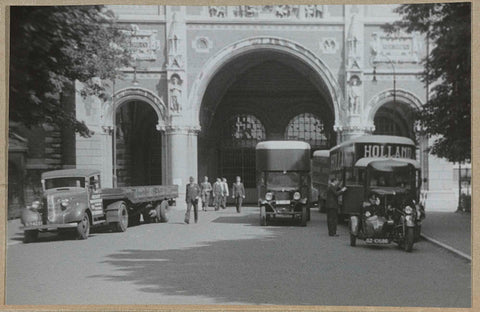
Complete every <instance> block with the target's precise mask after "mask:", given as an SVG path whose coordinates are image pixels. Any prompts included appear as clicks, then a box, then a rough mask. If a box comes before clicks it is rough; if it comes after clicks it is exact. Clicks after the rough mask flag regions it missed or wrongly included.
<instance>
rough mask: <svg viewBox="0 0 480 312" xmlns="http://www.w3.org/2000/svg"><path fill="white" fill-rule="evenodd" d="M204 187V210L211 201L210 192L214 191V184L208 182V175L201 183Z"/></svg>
mask: <svg viewBox="0 0 480 312" xmlns="http://www.w3.org/2000/svg"><path fill="white" fill-rule="evenodd" d="M200 187H201V189H202V210H203V211H207V208H208V204H209V203H210V192H211V191H212V184H210V182H208V177H207V176H206V177H205V178H204V180H203V182H202V184H201V185H200Z"/></svg>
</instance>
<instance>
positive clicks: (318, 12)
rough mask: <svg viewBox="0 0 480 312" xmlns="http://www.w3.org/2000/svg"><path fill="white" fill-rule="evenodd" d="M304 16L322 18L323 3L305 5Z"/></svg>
mask: <svg viewBox="0 0 480 312" xmlns="http://www.w3.org/2000/svg"><path fill="white" fill-rule="evenodd" d="M304 8H305V18H323V12H324V8H323V5H319V4H313V5H305V6H304Z"/></svg>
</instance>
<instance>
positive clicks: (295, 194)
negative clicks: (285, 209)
mask: <svg viewBox="0 0 480 312" xmlns="http://www.w3.org/2000/svg"><path fill="white" fill-rule="evenodd" d="M293 199H295V200H299V199H300V192H295V193H293Z"/></svg>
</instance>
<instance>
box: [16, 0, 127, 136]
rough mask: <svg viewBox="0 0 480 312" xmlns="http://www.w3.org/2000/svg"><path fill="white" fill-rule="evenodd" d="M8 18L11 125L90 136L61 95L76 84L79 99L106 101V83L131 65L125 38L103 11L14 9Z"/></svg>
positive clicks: (91, 8)
mask: <svg viewBox="0 0 480 312" xmlns="http://www.w3.org/2000/svg"><path fill="white" fill-rule="evenodd" d="M10 12H11V14H10V17H11V19H10V21H11V32H10V86H9V87H10V90H9V95H10V108H9V115H10V116H9V117H10V120H12V121H18V122H21V123H22V124H24V125H26V126H28V127H31V126H36V125H40V124H42V123H45V122H47V123H53V124H57V125H59V126H63V127H73V128H74V129H75V131H77V132H79V133H80V134H81V135H84V136H87V135H89V133H90V132H89V130H88V128H87V126H86V125H85V124H84V123H83V122H80V121H78V120H77V119H76V118H75V113H74V112H71V111H69V110H68V109H67V108H66V105H65V103H64V101H62V95H63V94H64V93H65V92H67V90H68V89H69V88H71V86H72V82H74V81H75V80H78V81H80V82H81V83H82V84H83V89H82V90H81V91H80V93H81V95H82V96H84V97H85V96H89V95H94V96H98V97H99V98H100V99H103V100H106V99H107V97H108V96H107V94H106V93H105V91H106V88H108V81H112V80H113V79H114V78H115V77H117V76H118V75H119V74H120V72H119V68H121V67H125V66H128V65H129V64H130V51H129V49H128V47H129V43H128V40H129V37H128V36H127V35H126V34H125V32H124V31H123V30H121V29H119V27H117V25H116V24H115V19H114V15H113V13H112V12H110V11H107V10H106V9H105V7H103V6H50V7H48V6H43V7H35V6H21V7H20V6H19V7H11V11H10Z"/></svg>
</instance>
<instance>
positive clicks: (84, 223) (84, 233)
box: [77, 212, 90, 240]
mask: <svg viewBox="0 0 480 312" xmlns="http://www.w3.org/2000/svg"><path fill="white" fill-rule="evenodd" d="M88 235H90V218H89V217H88V214H87V213H86V212H85V213H84V214H83V217H82V220H81V221H80V222H78V224H77V239H80V240H83V239H87V238H88Z"/></svg>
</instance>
